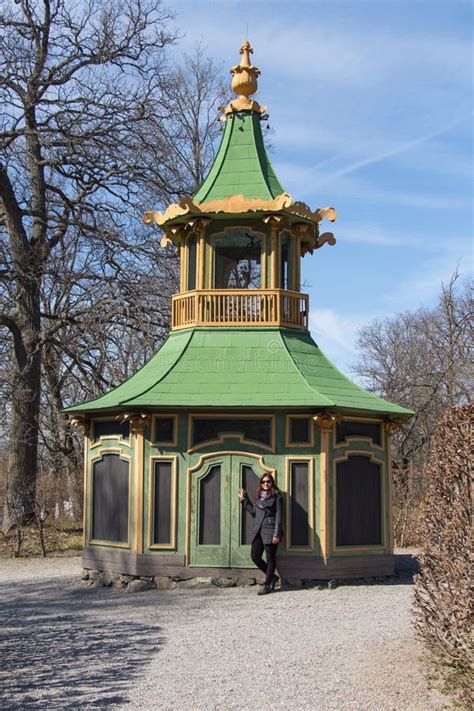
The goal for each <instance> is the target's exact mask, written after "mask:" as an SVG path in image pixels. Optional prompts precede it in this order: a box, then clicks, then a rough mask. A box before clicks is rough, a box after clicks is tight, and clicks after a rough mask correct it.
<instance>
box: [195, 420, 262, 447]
mask: <svg viewBox="0 0 474 711" xmlns="http://www.w3.org/2000/svg"><path fill="white" fill-rule="evenodd" d="M220 432H242V433H243V435H244V437H245V439H251V440H254V441H255V442H261V443H262V444H265V445H267V446H270V445H271V433H272V422H271V419H270V418H269V417H265V418H264V417H261V418H258V419H255V420H252V419H250V418H238V417H229V418H221V419H218V420H217V419H212V418H204V417H202V418H201V417H196V418H194V420H193V445H196V444H200V443H201V442H207V441H208V440H213V439H219V433H220Z"/></svg>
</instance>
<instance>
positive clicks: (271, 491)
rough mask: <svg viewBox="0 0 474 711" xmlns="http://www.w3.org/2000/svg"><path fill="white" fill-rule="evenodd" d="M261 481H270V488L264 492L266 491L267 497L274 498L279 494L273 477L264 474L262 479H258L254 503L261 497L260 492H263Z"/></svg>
mask: <svg viewBox="0 0 474 711" xmlns="http://www.w3.org/2000/svg"><path fill="white" fill-rule="evenodd" d="M262 479H271V481H272V485H271V487H270V488H269V489H267V490H266V491H267V492H268V495H269V496H276V495H277V494H279V493H280V490H279V488H278V487H277V485H276V484H275V479H274V477H273V474H269V473H268V472H267V473H266V474H264V475H263V476H262V477H260V479H259V482H258V489H257V493H256V494H255V501H258V500H259V499H260V498H261V495H262V491H263V488H262Z"/></svg>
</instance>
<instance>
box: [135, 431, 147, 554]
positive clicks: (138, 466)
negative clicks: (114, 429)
mask: <svg viewBox="0 0 474 711" xmlns="http://www.w3.org/2000/svg"><path fill="white" fill-rule="evenodd" d="M134 439H135V441H134V454H135V545H134V548H135V553H136V554H137V555H141V554H142V553H143V523H144V521H143V484H144V481H143V480H144V471H143V463H144V461H143V460H144V455H145V451H144V450H145V437H144V435H143V429H141V430H137V431H136V432H135V434H134Z"/></svg>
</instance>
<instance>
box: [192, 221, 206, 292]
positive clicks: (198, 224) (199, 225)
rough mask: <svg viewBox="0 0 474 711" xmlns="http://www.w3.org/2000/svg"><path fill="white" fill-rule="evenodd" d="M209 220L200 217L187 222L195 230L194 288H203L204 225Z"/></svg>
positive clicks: (204, 268) (204, 265)
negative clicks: (196, 237) (196, 238)
mask: <svg viewBox="0 0 474 711" xmlns="http://www.w3.org/2000/svg"><path fill="white" fill-rule="evenodd" d="M209 222H210V220H206V219H203V218H200V219H198V220H192V221H191V222H190V223H189V224H190V225H191V227H192V228H193V229H194V230H195V231H196V232H197V235H198V240H197V259H196V271H197V273H196V289H198V290H199V289H204V279H205V274H206V264H205V255H206V241H205V240H206V226H207V225H208V224H209Z"/></svg>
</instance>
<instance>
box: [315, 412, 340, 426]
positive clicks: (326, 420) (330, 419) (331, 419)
mask: <svg viewBox="0 0 474 711" xmlns="http://www.w3.org/2000/svg"><path fill="white" fill-rule="evenodd" d="M313 420H314V422H315V423H316V424H317V426H318V427H319V428H320V429H322V430H331V429H332V428H333V426H334V424H335V422H337V416H336V415H328V414H327V413H321V414H320V415H316V416H315V417H313Z"/></svg>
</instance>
